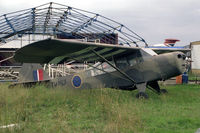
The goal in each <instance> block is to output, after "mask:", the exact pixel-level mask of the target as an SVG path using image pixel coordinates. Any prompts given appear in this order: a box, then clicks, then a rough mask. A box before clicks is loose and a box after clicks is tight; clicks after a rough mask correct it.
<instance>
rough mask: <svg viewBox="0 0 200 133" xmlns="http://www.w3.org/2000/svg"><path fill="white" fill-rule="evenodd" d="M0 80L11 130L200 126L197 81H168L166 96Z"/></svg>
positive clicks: (190, 132)
mask: <svg viewBox="0 0 200 133" xmlns="http://www.w3.org/2000/svg"><path fill="white" fill-rule="evenodd" d="M8 85H9V84H0V126H2V125H8V124H13V123H17V124H18V126H16V127H15V128H6V129H0V132H14V133H16V132H17V133H68V132H69V133H71V132H72V133H73V132H74V133H76V132H83V133H84V132H92V133H93V132H95V133H102V132H105V133H117V132H120V133H121V132H126V133H127V132H130V133H132V132H135V133H143V132H144V133H194V132H195V131H196V130H197V129H198V128H200V86H198V85H176V86H166V87H165V88H167V90H168V91H169V93H168V94H166V95H157V94H154V93H153V92H151V91H147V93H148V94H149V97H150V98H149V99H148V100H145V99H136V98H135V95H136V93H137V91H132V92H130V91H121V90H114V89H108V88H106V89H91V90H68V89H65V88H54V89H53V88H46V87H44V86H39V85H38V86H36V87H34V88H30V89H26V88H23V87H17V88H13V89H8Z"/></svg>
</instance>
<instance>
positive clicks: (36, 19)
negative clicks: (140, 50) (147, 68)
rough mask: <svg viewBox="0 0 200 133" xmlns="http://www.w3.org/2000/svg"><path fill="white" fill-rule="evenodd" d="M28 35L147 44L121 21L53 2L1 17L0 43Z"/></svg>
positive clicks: (131, 44) (137, 44) (134, 44)
mask: <svg viewBox="0 0 200 133" xmlns="http://www.w3.org/2000/svg"><path fill="white" fill-rule="evenodd" d="M27 34H37V35H38V34H41V35H51V36H54V37H55V36H57V35H62V36H67V37H68V38H73V39H82V38H84V39H86V40H88V41H89V40H90V39H91V38H93V39H94V38H95V39H101V42H102V43H108V42H109V43H113V44H116V43H117V44H121V45H129V46H140V45H146V46H147V44H146V42H145V40H144V39H143V38H142V37H140V36H139V35H138V34H136V33H135V32H133V31H132V30H130V29H129V28H127V27H126V26H125V25H123V24H121V23H118V22H116V21H114V20H112V19H109V18H107V17H104V16H102V15H100V14H97V13H93V12H89V11H85V10H81V9H77V8H73V7H70V6H66V5H62V4H58V3H53V2H50V3H47V4H44V5H41V6H38V7H34V8H31V9H26V10H21V11H17V12H13V13H8V14H4V15H2V16H0V43H1V44H3V43H5V44H6V42H8V41H10V40H13V39H16V38H18V37H22V36H23V35H27ZM113 40H115V42H113ZM116 40H117V42H116Z"/></svg>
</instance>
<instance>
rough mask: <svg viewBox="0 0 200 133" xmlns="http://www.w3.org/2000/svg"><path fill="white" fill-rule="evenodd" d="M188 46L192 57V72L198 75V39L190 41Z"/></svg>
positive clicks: (199, 65) (199, 51) (199, 57)
mask: <svg viewBox="0 0 200 133" xmlns="http://www.w3.org/2000/svg"><path fill="white" fill-rule="evenodd" d="M190 47H191V58H192V64H191V69H192V73H195V74H199V75H200V41H195V42H191V43H190Z"/></svg>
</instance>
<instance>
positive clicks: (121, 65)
mask: <svg viewBox="0 0 200 133" xmlns="http://www.w3.org/2000/svg"><path fill="white" fill-rule="evenodd" d="M115 64H116V66H117V67H119V68H122V69H123V68H125V67H127V66H129V64H128V61H127V58H126V57H121V58H118V59H116V60H115Z"/></svg>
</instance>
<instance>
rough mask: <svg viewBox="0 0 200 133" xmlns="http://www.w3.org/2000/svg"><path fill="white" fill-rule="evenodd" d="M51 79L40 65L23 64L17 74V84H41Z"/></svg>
mask: <svg viewBox="0 0 200 133" xmlns="http://www.w3.org/2000/svg"><path fill="white" fill-rule="evenodd" d="M50 79H51V78H50V77H49V76H48V74H47V73H46V72H45V71H44V69H43V67H42V66H41V65H40V64H36V63H24V64H23V65H22V68H21V70H20V72H19V82H41V81H48V80H50Z"/></svg>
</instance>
